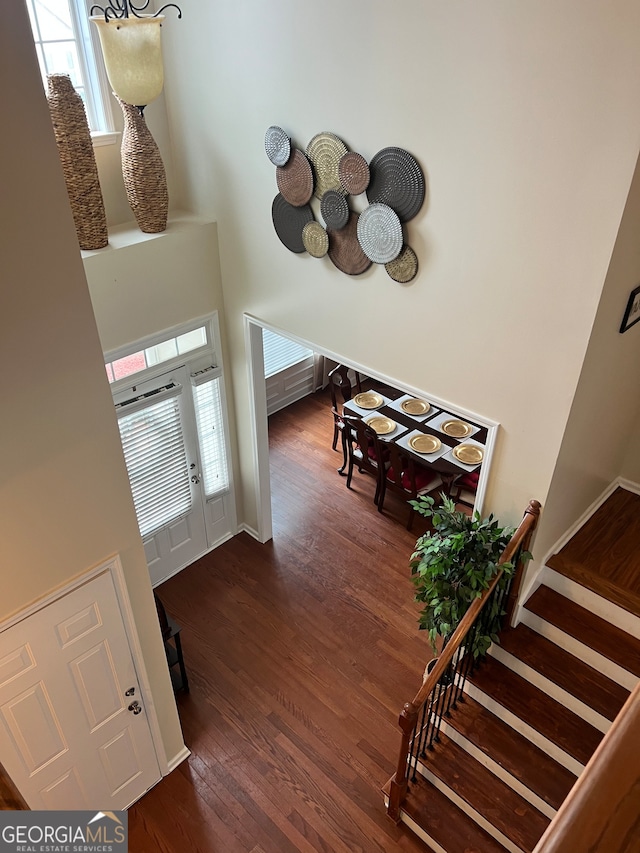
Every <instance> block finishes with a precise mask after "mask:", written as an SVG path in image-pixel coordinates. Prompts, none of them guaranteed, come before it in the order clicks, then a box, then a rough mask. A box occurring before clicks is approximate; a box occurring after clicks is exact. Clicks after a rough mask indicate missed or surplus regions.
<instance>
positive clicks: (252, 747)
mask: <svg viewBox="0 0 640 853" xmlns="http://www.w3.org/2000/svg"><path fill="white" fill-rule="evenodd" d="M331 436H332V421H331V417H330V414H329V407H328V401H327V398H326V396H323V395H314V396H312V397H308V398H306V399H305V400H303V401H301V402H300V403H297V404H295V405H294V406H291V407H289V408H288V409H286V410H284V411H282V412H280V413H278V414H276V415H274V416H273V417H272V420H271V424H270V443H271V457H270V458H271V474H272V490H273V522H274V537H273V541H272V542H270V543H269V544H267V545H259V544H258V543H257V542H255V541H254V540H253V539H252V538H251V537H249V536H248V535H246V534H241V535H240V536H237V537H235V538H234V539H233V540H231V541H230V542H228V543H226V544H225V545H223V546H221V547H220V548H217V549H216V550H215V551H214V552H213V553H211V554H210V555H209V556H207V557H205V558H203V559H201V560H200V561H198V562H197V563H195V564H194V565H193V566H191V567H189V568H188V569H186V570H184V571H183V572H181V573H180V574H179V575H177V576H176V577H174V578H172V579H171V580H169V581H167V582H166V583H165V584H163V585H162V586H161V587H160V588H159V589H158V590H157V591H158V593H159V595H160V597H161V598H162V600H163V602H164V604H165V606H166V608H167V610H168V611H169V612H170V614H172V615H173V616H174V617H175V618H176V619H177V620H178V621H179V622H180V623H181V624H182V626H183V630H182V642H183V648H184V653H185V658H186V662H187V667H188V670H189V677H190V685H191V692H190V694H188V695H181V696H179V700H178V705H179V711H180V716H181V721H182V725H183V730H184V736H185V741H186V744H187V746H188V747H189V749H190V750H191V757H190V758H189V759H188V760H187V761H185V762H184V763H183V764H182V765H181V766H180V767H179V768H178V769H177V770H175V771H174V772H173V773H172V774H171V775H170V776H169V777H167V778H166V779H164V780H163V781H162V782H161V783H160V784H159V785H157V786H156V787H155V788H154V789H153V790H152V791H150V792H149V793H148V794H147V795H146V796H145V797H144V798H143V799H142V800H141V801H140V802H139V803H137V804H136V805H135V806H134V807H132V808H131V809H130V812H129V827H130V850H131V851H132V853H143V851H145V853H146V851H190V853H193V852H194V851H207V853H214V851H215V853H297V851H303V853H355V851H360V852H361V853H376V851H384V853H399V852H400V851H404V853H412V851H415V853H418V851H421V853H424V851H425V850H427V848H426V847H425V845H423V844H422V842H420V841H419V840H418V839H417V838H416V837H415V836H414V835H412V833H411V832H409V831H408V830H406V829H405V828H403V827H396V826H395V825H394V824H392V823H391V822H390V821H389V820H388V818H387V817H386V815H385V812H384V808H383V802H382V796H381V793H380V788H381V787H382V785H383V784H384V783H385V782H386V781H387V779H388V778H389V776H390V775H391V773H392V772H393V770H394V762H395V758H396V754H397V747H398V741H399V735H398V729H397V717H398V713H399V711H400V709H401V708H402V705H403V703H404V702H405V701H407V700H409V699H410V698H412V696H413V695H414V693H415V692H416V690H417V688H418V687H419V685H420V682H421V674H422V671H423V669H424V666H425V663H426V661H427V660H428V659H429V657H430V652H429V647H428V642H427V638H426V636H425V635H424V634H423V633H421V632H419V631H418V629H417V605H415V604H414V602H413V591H412V586H411V583H410V580H409V571H408V567H407V564H408V560H409V556H410V554H411V550H412V546H413V544H414V542H415V538H416V536H417V535H418V533H419V532H420V524H419V523H416V525H415V530H414V531H413V532H411V533H409V532H408V531H407V530H406V529H405V523H406V517H407V516H406V512H407V510H406V507H405V506H404V505H403V504H402V503H401V502H400V501H399V500H396V499H395V498H390V500H389V512H388V514H387V513H385V515H380V514H379V513H378V512H377V511H376V509H375V507H374V505H373V501H372V498H373V491H374V488H373V486H374V484H373V482H372V480H371V479H370V478H368V477H367V476H366V475H358V474H357V473H356V474H355V475H354V484H353V485H354V489H353V491H351V492H349V491H347V489H346V488H345V481H344V478H342V477H339V476H338V474H337V473H336V468H337V466H338V464H339V463H340V456H339V454H337V453H335V452H332V451H331V449H330V441H331ZM418 522H424V520H423V519H418Z"/></svg>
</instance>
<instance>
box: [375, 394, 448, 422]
mask: <svg viewBox="0 0 640 853" xmlns="http://www.w3.org/2000/svg"><path fill="white" fill-rule="evenodd" d="M387 406H388V407H389V408H390V409H395V411H396V412H399V413H400V414H402V415H407V416H408V417H410V418H413V419H414V420H416V421H418V422H422V421H426V420H430V419H431V418H432V417H433V416H434V415H437V414H438V412H439V411H440V409H436V408H434V406H433V405H432V404H431V403H430V402H429V401H428V400H425V399H424V397H416V396H415V395H414V394H403V395H402V397H398V398H397V399H396V400H392V401H391V402H389V403H387Z"/></svg>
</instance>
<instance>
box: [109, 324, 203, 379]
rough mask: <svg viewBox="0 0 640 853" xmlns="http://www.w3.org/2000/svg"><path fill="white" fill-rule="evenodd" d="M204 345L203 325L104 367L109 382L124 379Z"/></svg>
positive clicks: (110, 362)
mask: <svg viewBox="0 0 640 853" xmlns="http://www.w3.org/2000/svg"><path fill="white" fill-rule="evenodd" d="M206 345H207V329H206V327H205V326H200V327H199V328H197V329H193V330H192V331H190V332H185V333H184V334H183V335H178V336H177V337H175V338H167V340H166V341H161V342H160V343H159V344H155V345H154V346H152V347H148V348H147V349H143V350H140V351H139V352H134V353H131V354H130V355H126V356H124V357H123V358H118V359H116V360H115V361H109V362H107V364H105V369H106V371H107V376H108V377H109V382H116V381H117V380H118V379H125V378H126V377H127V376H132V375H133V374H134V373H139V372H140V371H141V370H146V369H147V368H148V367H154V366H155V365H156V364H163V363H164V362H165V361H170V360H171V359H172V358H176V357H177V356H179V355H184V354H185V353H187V352H193V350H196V349H198V348H199V347H203V346H206Z"/></svg>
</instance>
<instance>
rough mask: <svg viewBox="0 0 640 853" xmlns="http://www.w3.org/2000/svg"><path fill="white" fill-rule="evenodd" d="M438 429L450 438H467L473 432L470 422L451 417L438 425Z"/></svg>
mask: <svg viewBox="0 0 640 853" xmlns="http://www.w3.org/2000/svg"><path fill="white" fill-rule="evenodd" d="M440 429H441V430H442V432H443V433H444V434H445V435H448V436H450V437H451V438H467V437H468V436H470V435H471V433H472V432H473V427H472V426H471V424H468V423H466V422H465V421H460V420H458V419H457V418H451V419H449V420H446V421H444V422H443V423H442V424H441V425H440Z"/></svg>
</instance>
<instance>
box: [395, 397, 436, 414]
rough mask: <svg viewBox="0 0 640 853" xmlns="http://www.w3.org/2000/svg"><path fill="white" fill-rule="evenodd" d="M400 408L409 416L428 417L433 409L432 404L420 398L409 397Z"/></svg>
mask: <svg viewBox="0 0 640 853" xmlns="http://www.w3.org/2000/svg"><path fill="white" fill-rule="evenodd" d="M400 408H401V409H402V411H403V412H405V414H407V415H426V414H427V413H428V412H429V410H430V409H431V403H427V401H426V400H420V399H419V398H418V397H409V398H408V399H407V400H403V401H402V403H400Z"/></svg>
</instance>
